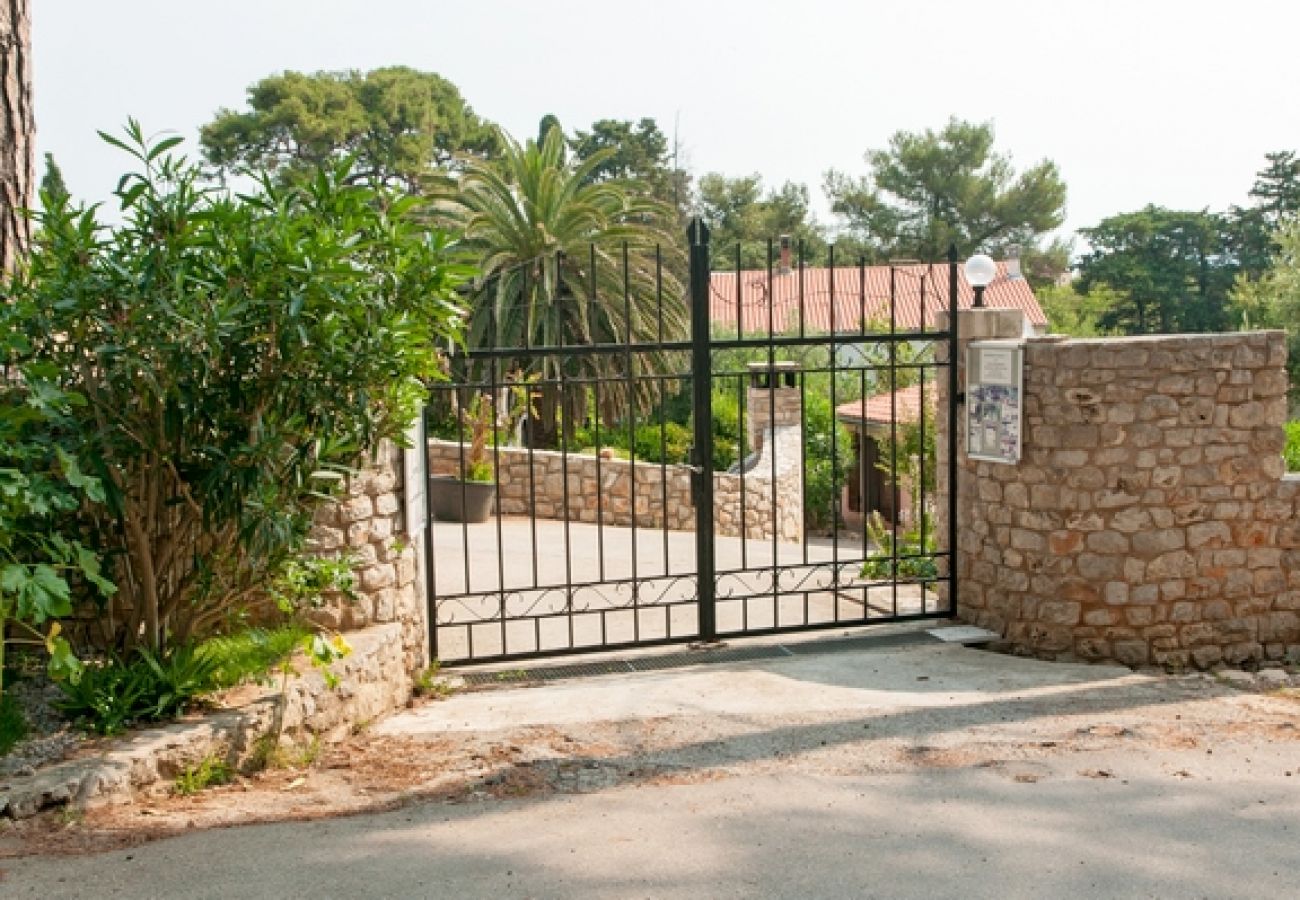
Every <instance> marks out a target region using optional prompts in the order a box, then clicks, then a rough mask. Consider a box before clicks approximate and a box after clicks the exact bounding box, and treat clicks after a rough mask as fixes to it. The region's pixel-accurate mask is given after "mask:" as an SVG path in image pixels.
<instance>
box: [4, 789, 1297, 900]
mask: <svg viewBox="0 0 1300 900" xmlns="http://www.w3.org/2000/svg"><path fill="white" fill-rule="evenodd" d="M1298 836H1300V801H1298V798H1297V793H1296V792H1295V791H1290V792H1288V793H1287V794H1286V795H1285V796H1278V794H1277V792H1276V790H1275V789H1272V788H1266V786H1264V785H1263V784H1256V783H1252V782H1251V781H1250V780H1249V779H1245V780H1241V779H1238V780H1234V781H1231V782H1223V783H1212V784H1207V783H1205V782H1195V783H1190V782H1186V781H1182V782H1179V781H1170V780H1169V779H1168V778H1160V777H1136V778H1128V779H1119V778H1112V779H1106V780H1100V781H1099V780H1094V779H1080V778H1051V777H1048V778H1044V779H1042V780H1039V781H1036V782H1032V783H1024V782H1015V781H1011V780H1008V779H1007V778H1005V777H1002V776H1000V775H997V774H992V773H988V774H985V773H973V772H969V771H961V772H959V771H928V772H924V773H920V774H916V775H894V776H885V777H875V778H828V777H818V776H809V775H793V776H767V777H755V778H745V779H729V780H725V781H716V782H709V783H700V784H687V785H677V786H659V787H640V788H624V789H620V790H614V791H609V792H602V793H595V794H582V795H570V796H558V797H554V798H551V799H548V800H537V801H525V802H511V803H487V804H468V805H461V806H454V807H448V806H422V807H417V808H412V809H410V810H405V811H400V812H395V813H389V814H384V815H371V816H359V817H355V818H349V819H341V820H333V821H325V822H316V823H310V824H288V825H272V826H254V827H247V828H239V829H228V830H224V831H216V832H207V833H196V834H193V835H187V836H184V837H181V838H177V839H173V840H169V841H163V842H160V843H157V844H152V845H149V846H145V847H140V848H136V849H132V850H130V851H119V852H115V853H112V854H109V855H106V856H99V857H90V858H75V859H59V860H51V861H20V862H18V863H16V864H14V865H13V866H12V867H11V870H10V871H9V873H8V875H7V877H6V880H5V882H4V883H3V884H0V888H3V890H2V891H0V893H3V894H4V896H6V897H14V898H18V897H40V898H54V897H87V898H90V897H94V898H99V897H131V898H153V897H157V898H226V897H240V898H260V897H268V898H269V897H275V898H288V897H439V898H441V897H447V898H469V897H494V898H515V897H532V898H551V897H553V898H567V900H577V898H623V897H665V898H677V897H681V898H706V897H707V898H712V897H717V898H724V897H755V898H769V897H771V898H776V897H882V898H883V897H889V898H944V897H953V898H965V900H975V898H984V897H988V898H1004V900H1005V898H1018V897H1053V898H1056V897H1061V898H1064V897H1071V898H1073V897H1080V898H1092V897H1099V898H1100V897H1159V898H1165V897H1213V898H1229V897H1251V898H1258V897H1275V898H1283V897H1295V896H1300V863H1298V860H1300V855H1298V854H1297V850H1296V847H1297V840H1296V839H1297V837H1298Z"/></svg>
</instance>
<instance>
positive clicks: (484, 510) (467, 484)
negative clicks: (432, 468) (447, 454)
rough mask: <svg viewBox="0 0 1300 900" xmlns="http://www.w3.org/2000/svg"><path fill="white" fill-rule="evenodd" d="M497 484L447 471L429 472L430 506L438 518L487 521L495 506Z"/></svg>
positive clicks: (450, 520)
mask: <svg viewBox="0 0 1300 900" xmlns="http://www.w3.org/2000/svg"><path fill="white" fill-rule="evenodd" d="M496 499H497V486H496V485H495V484H493V483H492V482H490V481H461V480H460V479H459V478H453V477H452V476H450V475H430V476H429V508H430V509H431V510H432V511H433V518H434V520H435V521H438V522H486V521H487V520H488V517H489V516H490V515H492V510H493V508H494V507H495V506H496Z"/></svg>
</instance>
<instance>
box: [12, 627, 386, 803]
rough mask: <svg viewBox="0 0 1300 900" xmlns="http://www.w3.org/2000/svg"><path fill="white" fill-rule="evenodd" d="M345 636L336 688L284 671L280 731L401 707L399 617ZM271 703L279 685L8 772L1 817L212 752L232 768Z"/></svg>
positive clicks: (126, 790) (172, 770)
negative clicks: (225, 706) (347, 649)
mask: <svg viewBox="0 0 1300 900" xmlns="http://www.w3.org/2000/svg"><path fill="white" fill-rule="evenodd" d="M347 639H348V643H349V644H350V645H351V646H352V653H351V654H349V655H348V656H347V657H346V658H345V659H343V660H340V661H339V662H337V663H335V664H334V666H333V672H334V674H335V675H336V676H337V677H338V678H339V682H340V683H339V686H338V687H337V688H331V687H330V686H329V685H328V684H327V683H326V680H325V677H324V676H323V674H322V673H320V672H317V671H315V670H308V671H304V672H303V673H302V674H300V675H298V676H296V677H292V678H291V680H290V684H289V688H288V691H287V703H286V705H285V709H284V726H283V727H284V732H285V734H286V735H289V736H291V737H300V736H303V735H312V736H315V737H319V738H321V739H322V740H325V741H333V740H339V739H341V738H342V737H344V736H346V735H347V734H348V733H349V732H350V730H351V728H352V727H353V726H354V725H355V724H356V723H359V722H365V721H369V720H372V719H375V718H378V717H379V716H382V715H384V714H386V713H389V712H391V711H393V710H395V709H398V708H400V707H403V706H405V705H406V703H407V701H408V700H409V698H410V694H411V680H410V676H409V675H408V674H407V673H406V669H405V660H404V650H403V645H402V625H401V624H400V623H389V624H386V625H377V626H373V627H371V628H366V629H364V630H362V631H357V632H352V633H350V634H348V635H347ZM279 703H280V696H279V690H278V688H267V689H266V690H265V691H263V692H262V693H260V694H259V695H257V696H256V697H254V698H252V699H250V700H249V701H247V702H245V703H244V704H242V705H241V706H239V707H237V708H235V709H229V710H220V711H216V712H212V713H209V714H206V715H201V716H197V717H192V718H189V719H186V720H182V721H180V722H175V723H172V724H168V725H163V726H159V727H156V728H148V729H142V730H140V731H136V732H133V733H131V734H129V735H127V736H124V737H122V738H118V739H114V740H108V741H105V742H103V743H100V744H98V745H97V746H95V747H94V748H93V749H90V750H87V751H84V752H83V753H82V754H81V755H79V756H76V757H74V758H72V759H67V760H64V761H62V762H59V763H55V764H53V765H49V766H43V767H41V768H40V769H37V770H36V771H35V772H34V773H32V774H31V775H24V776H17V777H14V778H10V779H9V780H7V781H6V782H5V783H4V784H3V785H0V818H3V817H8V818H11V819H24V818H29V817H31V816H34V815H36V814H37V813H39V812H41V811H42V810H45V809H49V808H52V807H60V806H74V807H78V808H84V807H88V806H92V805H99V804H112V803H127V802H130V801H131V800H133V799H134V798H136V797H137V796H140V795H143V794H145V793H148V792H150V791H152V790H156V789H158V788H160V787H161V786H162V785H164V784H166V783H169V782H171V781H172V780H174V779H175V778H176V776H177V775H179V774H180V773H181V772H183V771H184V770H185V768H186V767H188V766H193V765H195V764H196V763H198V762H199V761H201V760H203V759H204V758H207V757H210V756H213V755H218V756H220V757H222V758H223V759H224V760H225V761H226V762H227V763H228V764H230V765H232V766H236V767H237V766H240V765H242V764H243V763H245V762H246V761H247V760H248V758H249V757H250V755H251V754H252V753H253V752H254V750H255V749H256V746H257V743H258V741H259V740H260V739H261V738H263V737H264V736H267V735H269V734H271V733H272V731H273V729H274V728H275V723H276V715H277V709H278V706H279Z"/></svg>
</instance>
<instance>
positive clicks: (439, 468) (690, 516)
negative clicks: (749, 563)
mask: <svg viewBox="0 0 1300 900" xmlns="http://www.w3.org/2000/svg"><path fill="white" fill-rule="evenodd" d="M771 433H772V432H771V430H769V431H768V432H766V434H769V435H770V434H771ZM801 453H802V445H801V438H800V429H799V428H798V427H797V426H778V427H777V428H776V431H775V437H774V438H773V439H772V440H770V441H769V440H766V439H764V442H763V450H762V451H761V454H760V458H759V460H758V461H757V462H756V463H755V464H754V465H753V466H752V468H751V469H750V471H749V472H748V473H747V474H746V475H745V477H744V479H743V490H744V517H743V522H744V524H743V533H744V534H745V535H746V536H748V537H751V538H762V539H769V540H770V539H771V537H772V534H773V527H774V520H775V529H776V533H777V535H778V537H779V539H780V540H783V541H792V542H798V541H801V540H803V487H802V468H801V465H800V459H801ZM773 454H775V462H776V464H775V472H776V478H775V480H774V479H773V477H772V472H773V471H774V467H773ZM497 455H498V459H499V468H498V472H497V479H498V483H499V485H500V488H499V491H498V496H497V503H498V504H499V506H500V510H501V514H502V515H505V516H526V515H528V514H529V513H530V512H533V513H535V514H536V515H537V516H538V517H539V518H544V519H564V518H566V516H567V518H568V519H569V521H573V522H592V523H594V522H597V521H599V522H601V523H603V524H605V525H613V526H623V527H626V526H630V525H632V524H633V523H634V522H635V523H636V525H637V527H639V528H662V527H665V525H666V526H667V527H668V528H670V529H675V530H685V531H689V530H693V529H694V528H695V500H694V497H693V495H692V492H691V470H690V467H688V466H684V465H660V464H658V463H645V462H637V463H633V462H631V461H629V460H625V459H599V458H597V457H596V456H593V455H586V454H579V453H567V454H565V453H559V452H557V451H553V450H534V451H532V452H531V453H530V452H529V451H528V450H527V449H523V448H518V447H502V448H500V449H499V450H498V451H497ZM460 458H461V447H460V445H459V444H457V443H456V442H453V441H443V440H437V439H433V440H430V441H429V472H430V474H433V475H455V474H457V473H458V472H459V471H460ZM566 483H567V495H566ZM774 483H775V485H776V489H775V491H774V490H773V484H774ZM741 491H742V479H741V477H740V476H739V475H731V474H727V473H714V475H713V492H714V493H713V497H714V521H715V523H716V530H717V533H718V534H722V535H730V536H739V535H740V534H741V533H742V517H741V506H742V504H741ZM774 508H775V512H776V515H775V516H774V515H773V510H774Z"/></svg>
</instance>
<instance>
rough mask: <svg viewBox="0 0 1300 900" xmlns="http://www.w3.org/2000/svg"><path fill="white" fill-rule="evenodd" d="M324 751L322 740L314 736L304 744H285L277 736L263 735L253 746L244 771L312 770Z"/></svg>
mask: <svg viewBox="0 0 1300 900" xmlns="http://www.w3.org/2000/svg"><path fill="white" fill-rule="evenodd" d="M323 750H324V746H323V745H322V744H321V741H320V738H318V737H316V736H314V735H313V736H312V738H311V739H310V740H309V741H307V742H305V743H302V744H284V743H281V742H280V741H279V740H277V739H276V737H275V735H271V734H267V735H263V736H262V737H260V738H258V739H257V742H256V743H255V744H254V745H253V752H252V753H251V754H249V757H248V762H247V763H246V764H245V766H244V771H245V772H248V773H250V774H251V773H253V772H262V771H265V770H267V769H310V768H311V767H312V766H314V765H316V763H317V762H318V761H319V760H320V755H321V752H322V751H323Z"/></svg>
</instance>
